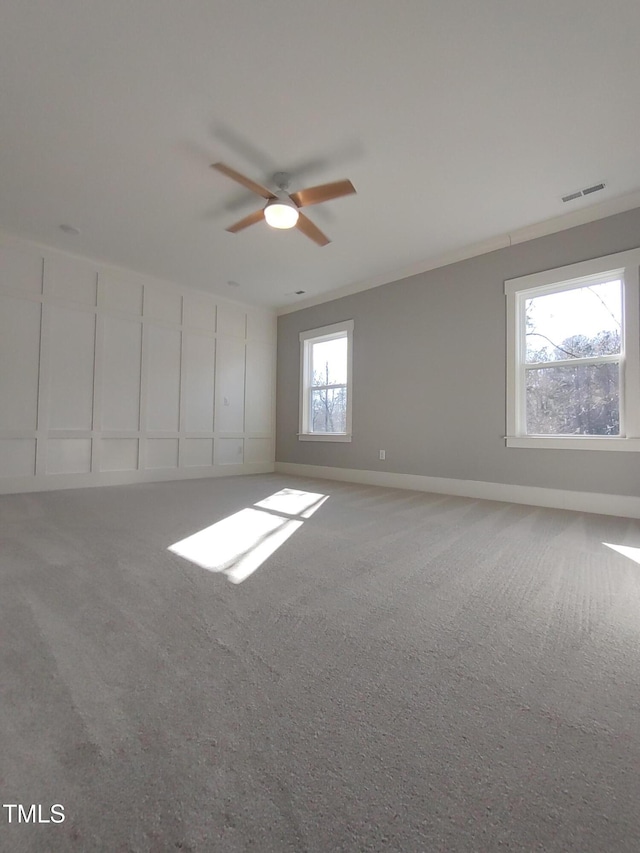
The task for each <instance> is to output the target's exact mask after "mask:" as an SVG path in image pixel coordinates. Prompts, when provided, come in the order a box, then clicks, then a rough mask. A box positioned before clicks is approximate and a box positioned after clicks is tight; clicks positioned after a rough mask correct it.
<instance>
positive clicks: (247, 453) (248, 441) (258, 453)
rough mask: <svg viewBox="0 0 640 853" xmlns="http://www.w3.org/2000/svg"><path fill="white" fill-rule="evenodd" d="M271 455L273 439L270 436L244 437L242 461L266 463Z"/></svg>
mask: <svg viewBox="0 0 640 853" xmlns="http://www.w3.org/2000/svg"><path fill="white" fill-rule="evenodd" d="M272 456H273V441H272V440H271V439H270V438H245V440H244V461H245V462H248V463H266V462H268V461H269V460H270V459H271V458H272Z"/></svg>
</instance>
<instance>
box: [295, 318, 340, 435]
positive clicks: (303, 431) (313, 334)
mask: <svg viewBox="0 0 640 853" xmlns="http://www.w3.org/2000/svg"><path fill="white" fill-rule="evenodd" d="M344 337H346V339H347V384H346V390H347V417H346V421H347V422H346V427H347V429H346V432H313V431H312V430H311V429H310V412H311V405H310V401H311V389H312V387H313V382H312V378H313V377H312V376H311V366H312V365H311V351H312V347H313V345H314V344H317V343H321V342H322V341H331V340H335V339H336V338H344ZM352 362H353V320H343V321H342V322H341V323H332V325H330V326H322V327H321V328H319V329H309V330H308V331H306V332H300V421H299V432H298V438H299V440H300V441H351V398H352V396H353V394H352V374H353V369H352ZM341 386H342V383H341Z"/></svg>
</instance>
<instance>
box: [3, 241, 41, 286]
mask: <svg viewBox="0 0 640 853" xmlns="http://www.w3.org/2000/svg"><path fill="white" fill-rule="evenodd" d="M0 290H4V291H14V292H17V293H20V294H24V295H26V294H32V295H36V294H38V295H39V294H41V293H42V253H41V252H29V251H23V250H22V249H20V248H17V247H16V246H12V245H3V246H0Z"/></svg>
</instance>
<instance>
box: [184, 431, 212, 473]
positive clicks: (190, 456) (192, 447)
mask: <svg viewBox="0 0 640 853" xmlns="http://www.w3.org/2000/svg"><path fill="white" fill-rule="evenodd" d="M181 463H182V465H184V466H185V467H186V468H197V467H205V466H210V465H212V464H213V439H212V438H185V439H183V441H182V450H181Z"/></svg>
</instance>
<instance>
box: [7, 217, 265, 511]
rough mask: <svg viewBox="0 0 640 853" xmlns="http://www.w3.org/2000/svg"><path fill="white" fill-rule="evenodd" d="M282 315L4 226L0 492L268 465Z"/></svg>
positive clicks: (252, 470) (202, 474) (224, 472)
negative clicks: (7, 231)
mask: <svg viewBox="0 0 640 853" xmlns="http://www.w3.org/2000/svg"><path fill="white" fill-rule="evenodd" d="M275 353H276V317H275V314H274V312H272V311H268V310H266V309H261V308H257V307H254V306H251V307H250V306H244V305H241V304H239V303H234V302H230V301H227V300H225V299H222V298H218V297H215V296H213V295H212V294H207V293H202V292H200V291H195V290H191V289H189V288H183V287H179V286H176V285H173V284H171V283H169V282H159V281H157V280H155V279H152V278H148V277H145V276H142V275H140V274H139V273H134V272H129V271H127V270H123V269H113V268H111V267H107V266H106V265H104V264H101V263H98V262H96V261H93V260H90V259H88V258H81V257H77V256H72V255H68V254H66V253H63V252H59V251H58V250H55V249H50V248H48V247H45V246H38V245H36V244H33V243H29V242H27V241H22V240H19V239H17V238H14V237H9V236H7V235H3V234H1V233H0V493H2V494H6V493H10V492H27V491H42V490H46V489H60V488H73V487H74V486H82V487H85V486H92V485H97V486H99V485H107V484H116V483H134V482H144V481H156V480H173V479H183V478H192V477H209V476H219V475H229V474H244V473H264V472H268V471H273V469H274V446H275V442H274V417H273V411H274V399H275V370H274V363H275Z"/></svg>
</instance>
